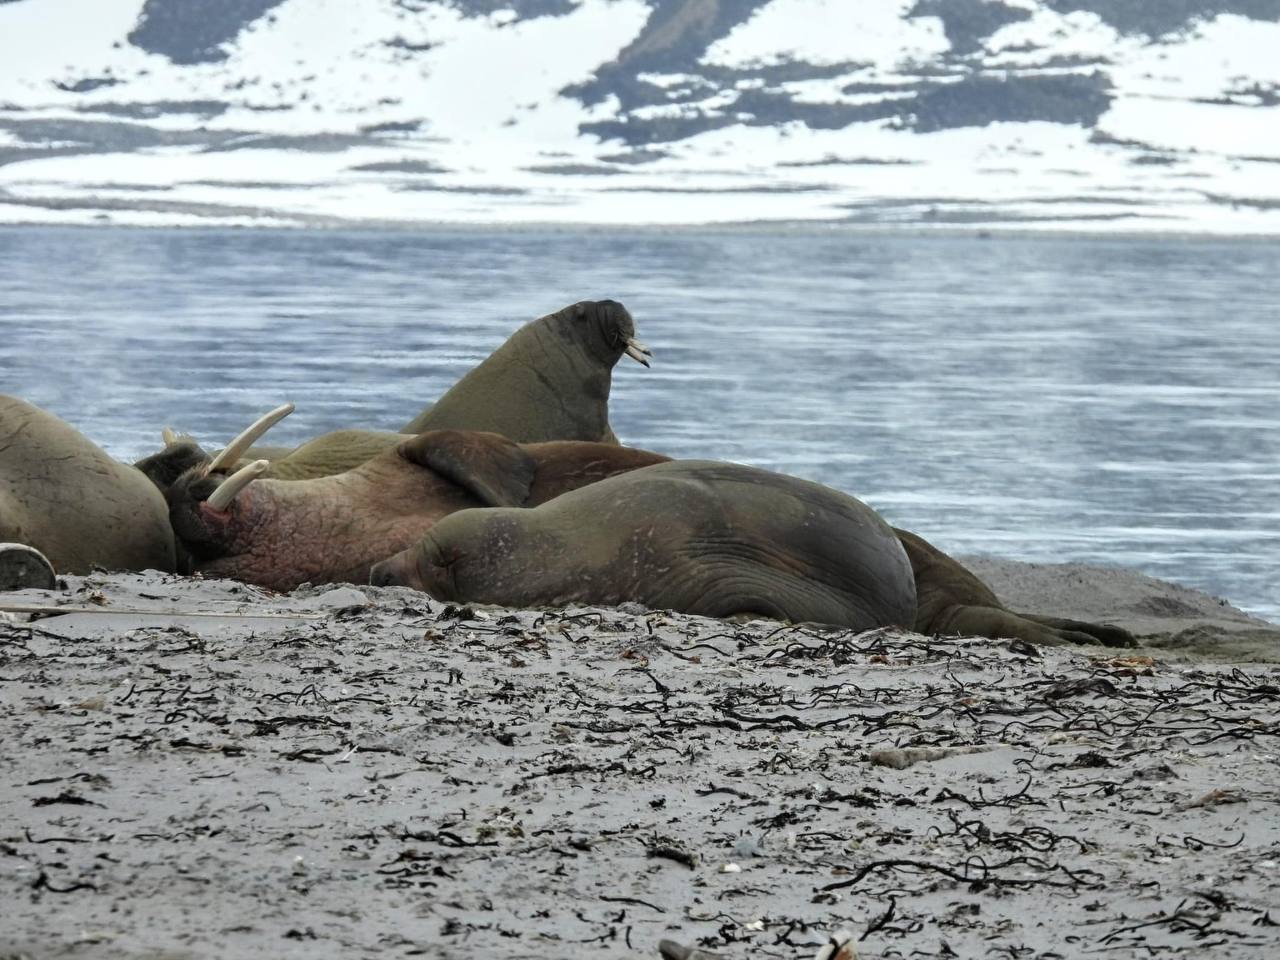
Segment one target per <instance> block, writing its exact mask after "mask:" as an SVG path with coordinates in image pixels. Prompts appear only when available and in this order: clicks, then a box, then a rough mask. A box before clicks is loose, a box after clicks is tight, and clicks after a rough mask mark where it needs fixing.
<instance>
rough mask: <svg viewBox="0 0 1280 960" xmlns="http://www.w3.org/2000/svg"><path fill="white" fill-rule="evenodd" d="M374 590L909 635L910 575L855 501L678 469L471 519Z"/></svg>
mask: <svg viewBox="0 0 1280 960" xmlns="http://www.w3.org/2000/svg"><path fill="white" fill-rule="evenodd" d="M370 582H371V583H373V584H375V585H382V586H387V585H395V584H400V585H405V586H411V587H416V588H418V589H420V590H425V591H426V592H427V593H429V594H431V595H432V596H433V597H435V598H437V599H439V600H452V601H463V602H465V601H474V602H480V603H495V604H503V605H506V606H515V607H528V606H536V607H541V606H562V605H565V604H569V603H588V604H619V603H624V602H628V601H634V602H638V603H642V604H644V605H646V606H649V607H656V608H662V609H670V610H676V611H679V612H681V613H692V614H701V615H703V616H710V617H730V616H737V615H758V616H765V617H772V618H774V619H778V620H790V621H817V622H821V623H830V624H838V625H840V626H845V627H851V628H854V629H858V630H865V629H870V628H873V627H880V626H888V625H898V626H904V627H910V626H911V625H912V624H913V623H914V622H915V612H916V592H915V579H914V577H913V576H912V572H911V564H910V562H909V561H908V559H907V555H906V553H905V551H904V550H903V547H902V544H901V543H900V542H899V541H898V538H897V537H896V536H895V535H894V533H893V530H892V529H891V528H890V527H889V525H888V524H886V523H885V522H884V521H883V520H882V519H880V517H879V515H878V514H876V512H875V511H874V510H872V509H871V508H870V507H868V506H867V505H866V504H864V503H862V502H861V501H858V500H855V499H854V498H853V497H850V496H848V495H847V494H843V493H840V492H839V491H837V490H832V489H831V488H829V487H824V486H821V485H820V484H817V483H812V482H810V481H808V480H800V479H798V478H796V477H789V476H785V475H783V474H778V473H771V472H769V471H767V470H761V469H759V468H756V467H748V466H743V465H742V464H736V463H720V462H714V461H707V460H676V461H671V462H668V463H661V464H658V465H656V466H651V467H645V468H643V469H640V470H635V471H632V472H630V473H626V474H623V475H621V476H616V477H612V478H610V479H607V480H602V481H600V482H599V483H594V484H592V485H590V486H586V487H582V488H581V489H578V490H574V491H572V492H570V493H566V494H564V495H562V496H560V497H557V498H556V499H554V500H552V501H550V502H548V503H544V504H543V505H542V506H539V507H535V508H534V509H532V510H505V509H494V510H463V511H460V512H458V513H454V514H452V515H450V516H448V517H446V518H444V519H443V520H441V521H440V522H439V523H437V524H436V525H435V526H434V527H432V528H431V530H430V531H428V533H427V534H426V536H425V537H423V538H422V540H421V541H420V542H419V543H417V544H415V545H414V546H412V547H410V548H408V549H407V550H404V551H402V552H401V553H399V554H397V555H396V556H394V557H391V558H390V559H388V560H385V561H383V562H381V563H379V564H377V565H376V566H374V568H373V570H372V571H371V573H370Z"/></svg>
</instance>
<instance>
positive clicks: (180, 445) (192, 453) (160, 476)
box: [134, 427, 213, 493]
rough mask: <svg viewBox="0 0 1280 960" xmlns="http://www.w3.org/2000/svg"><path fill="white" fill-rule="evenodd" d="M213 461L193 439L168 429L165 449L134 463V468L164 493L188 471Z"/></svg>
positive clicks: (166, 430) (166, 429)
mask: <svg viewBox="0 0 1280 960" xmlns="http://www.w3.org/2000/svg"><path fill="white" fill-rule="evenodd" d="M212 459H213V457H211V456H210V455H209V454H208V453H206V452H205V450H204V448H203V447H201V446H200V444H198V443H196V441H195V440H194V439H193V438H191V437H188V436H185V435H184V436H179V435H177V434H175V433H173V432H172V431H171V430H169V429H168V428H167V427H166V428H165V444H164V449H163V450H161V451H159V452H158V453H153V454H151V456H149V457H143V458H142V459H141V460H138V461H137V462H135V463H134V467H136V468H137V469H139V470H141V471H142V472H143V473H144V474H145V475H146V477H147V479H148V480H150V481H151V482H152V483H154V484H155V485H156V486H157V487H158V488H159V489H160V492H161V493H164V492H165V491H166V490H168V489H169V487H171V486H172V485H173V482H174V481H175V480H177V479H178V478H179V477H180V476H182V475H183V474H184V473H186V472H187V471H188V470H193V469H196V468H198V467H203V466H204V465H205V464H207V463H209V462H210V461H211V460H212Z"/></svg>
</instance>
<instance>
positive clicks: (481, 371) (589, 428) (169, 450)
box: [135, 300, 651, 489]
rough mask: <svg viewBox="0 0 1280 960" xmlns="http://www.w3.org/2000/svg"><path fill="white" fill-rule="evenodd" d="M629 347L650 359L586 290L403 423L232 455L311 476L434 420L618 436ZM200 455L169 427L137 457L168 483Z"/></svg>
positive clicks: (513, 430) (530, 435) (549, 433)
mask: <svg viewBox="0 0 1280 960" xmlns="http://www.w3.org/2000/svg"><path fill="white" fill-rule="evenodd" d="M623 354H626V355H627V356H629V357H631V358H632V359H634V360H636V361H638V362H639V363H642V364H644V365H645V366H648V365H649V359H648V358H649V357H650V356H651V354H650V352H649V349H648V347H646V346H644V344H642V343H640V342H639V341H638V340H636V339H635V322H634V321H633V320H632V318H631V314H630V313H628V312H627V308H626V307H624V306H623V305H622V304H620V303H618V302H617V301H615V300H583V301H581V302H580V303H575V304H572V305H570V306H568V307H565V308H564V309H563V310H558V311H556V312H555V313H551V314H548V315H547V316H545V317H539V318H538V319H537V320H533V321H530V322H529V323H526V324H525V325H524V326H523V327H521V328H520V329H519V330H517V331H516V332H515V333H513V334H512V335H511V336H510V337H509V338H508V339H507V341H506V342H505V343H503V344H502V346H500V347H499V348H498V349H497V350H495V351H494V352H493V353H492V354H491V355H490V356H489V357H487V358H486V359H485V360H483V361H482V362H481V363H480V364H479V366H477V367H475V369H473V370H471V371H470V372H469V373H467V374H466V375H465V376H463V378H462V379H461V380H459V381H458V382H457V383H455V384H454V385H453V386H452V387H450V388H449V390H448V391H446V392H445V394H444V395H443V396H442V397H441V398H440V399H439V400H438V401H436V403H435V404H434V405H433V406H429V407H427V408H426V409H425V410H423V411H422V413H420V414H419V415H418V416H417V417H415V418H414V419H413V421H412V422H410V423H409V424H408V425H407V426H406V427H405V428H404V429H403V430H402V431H401V432H399V433H391V432H388V431H382V430H360V429H346V430H335V431H332V432H330V433H326V434H323V435H321V436H319V437H315V438H314V439H311V440H308V441H307V442H306V443H303V444H301V445H300V446H298V447H295V448H293V449H292V450H286V451H282V450H281V449H280V448H278V447H272V448H264V447H250V446H249V445H248V444H245V445H244V446H243V447H240V448H238V449H237V450H236V455H237V456H238V457H243V458H245V459H244V463H247V462H249V461H251V460H257V459H267V460H268V461H269V462H270V466H269V468H268V470H267V473H266V476H268V477H270V478H272V479H277V480H307V479H311V478H314V477H326V476H331V475H333V474H336V473H342V472H343V471H346V470H350V469H352V468H353V467H357V466H359V465H360V464H362V463H364V462H365V461H366V460H369V459H371V458H373V457H376V456H378V455H379V454H381V453H385V452H386V451H388V450H391V449H392V448H394V447H396V446H397V445H398V444H400V443H403V442H404V441H405V440H406V439H408V438H409V437H411V436H415V435H417V434H419V433H423V432H425V431H428V430H482V431H487V432H492V433H498V434H501V435H502V436H504V437H507V438H508V439H510V440H514V441H516V442H517V443H544V442H547V441H551V440H591V441H599V442H602V443H615V444H616V443H617V442H618V439H617V437H616V436H615V435H614V433H613V429H612V428H611V427H610V426H609V390H610V387H611V385H612V382H613V367H614V365H615V364H616V363H617V362H618V360H619V359H620V358H621V357H622V355H623ZM259 436H260V434H259ZM201 457H206V458H207V457H208V455H207V454H206V453H205V452H204V451H203V450H202V449H201V448H200V447H199V446H198V445H197V444H196V443H195V442H194V441H193V440H191V438H189V437H179V436H177V435H174V434H172V433H171V432H170V431H166V433H165V446H164V449H163V450H161V451H159V452H158V453H155V454H152V455H150V456H149V457H145V458H143V459H142V460H139V461H138V462H137V463H136V464H135V466H137V467H138V468H139V469H140V470H142V471H143V472H144V473H146V474H147V475H148V476H149V477H151V478H152V479H153V480H154V481H155V482H156V483H157V485H159V486H160V487H161V489H165V488H166V487H167V486H168V484H169V483H172V482H173V480H174V479H176V478H177V477H178V476H179V475H180V474H182V473H183V472H185V471H186V470H187V469H189V468H190V467H192V466H194V465H195V463H196V462H198V461H199V459H200V458H201ZM241 465H243V464H241Z"/></svg>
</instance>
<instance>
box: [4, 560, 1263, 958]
mask: <svg viewBox="0 0 1280 960" xmlns="http://www.w3.org/2000/svg"><path fill="white" fill-rule="evenodd" d="M967 562H968V563H970V565H971V566H972V567H973V568H974V569H975V570H976V572H978V574H979V575H980V576H982V577H983V578H984V579H986V580H987V581H988V582H989V583H990V584H991V585H992V587H993V588H994V589H995V590H996V591H997V593H998V594H1000V595H1001V597H1002V599H1004V600H1005V601H1006V602H1007V603H1009V604H1010V605H1011V606H1013V607H1015V608H1019V607H1020V608H1025V609H1029V610H1035V611H1037V612H1041V613H1047V614H1057V615H1061V616H1077V617H1087V618H1096V619H1102V620H1107V621H1109V622H1114V623H1118V624H1120V625H1122V626H1126V627H1129V628H1130V629H1132V630H1135V631H1136V632H1138V633H1140V634H1143V635H1144V637H1145V642H1146V645H1145V646H1144V648H1142V649H1139V650H1136V651H1116V650H1103V649H1084V648H1059V649H1041V650H1033V649H1031V648H1029V647H1026V646H1025V645H1021V644H1009V643H1006V642H993V641H986V640H970V639H964V638H949V639H937V638H927V637H922V636H919V635H917V634H913V633H909V632H905V631H898V630H882V631H873V632H871V633H865V634H861V635H856V634H852V633H849V632H845V631H831V630H827V629H822V628H818V627H814V626H812V625H794V626H784V625H780V624H777V623H768V622H753V623H749V624H727V623H723V622H719V621H712V620H706V619H703V618H698V617H688V616H680V615H673V614H669V613H663V612H654V611H646V610H642V609H640V608H635V609H627V608H624V609H587V608H577V609H572V610H568V611H554V612H538V611H508V610H501V609H497V608H475V609H465V608H464V609H462V610H459V609H456V608H453V607H448V606H446V605H443V604H439V603H436V602H434V601H430V600H429V599H428V598H426V597H425V596H423V595H422V594H417V593H413V592H411V591H408V590H404V589H399V588H388V589H373V588H367V587H366V588H358V589H357V588H355V587H338V588H334V589H328V588H323V589H313V588H303V589H301V590H299V591H296V592H295V593H294V594H291V595H288V596H282V597H277V596H272V595H269V594H267V593H265V592H262V591H259V590H257V589H255V588H251V587H246V586H243V585H239V584H234V583H230V582H227V581H212V580H211V581H202V580H197V579H184V578H180V577H171V576H162V575H159V574H143V575H124V574H121V575H94V576H90V577H84V578H79V577H67V578H65V581H66V584H67V589H65V590H61V591H50V592H40V591H24V592H22V593H10V594H3V595H0V606H6V605H7V606H10V607H12V606H20V605H27V606H55V605H56V606H63V607H70V608H74V609H76V610H80V611H83V612H74V613H67V614H64V615H61V616H56V617H44V618H41V619H36V620H34V621H31V622H27V616H26V615H25V614H19V615H17V616H16V617H13V618H10V619H8V620H4V619H3V615H0V714H2V715H3V718H4V719H3V733H4V748H5V749H4V750H3V753H0V904H3V908H0V957H4V958H8V957H27V956H30V957H41V958H43V957H92V958H112V957H120V958H162V957H163V958H178V957H182V958H219V960H224V958H228V957H236V958H241V957H245V958H252V957H263V958H266V957H286V958H292V957H304V956H305V957H308V958H313V957H329V956H334V957H337V956H341V957H366V956H369V957H373V956H428V957H471V956H477V957H481V956H487V957H504V958H505V957H546V958H578V957H582V958H586V957H592V958H595V957H599V956H637V957H654V958H656V957H658V943H659V941H661V940H664V939H665V940H672V941H676V942H678V943H681V944H685V945H688V946H695V945H696V946H700V947H702V948H703V949H705V950H708V951H711V952H712V953H714V954H717V955H721V956H724V957H740V958H746V957H753V958H754V957H804V958H808V957H812V956H813V954H814V952H815V950H816V949H817V948H818V946H819V945H820V944H821V943H823V942H825V941H826V939H827V938H828V936H829V935H830V934H831V932H833V931H834V930H836V929H838V928H847V929H849V930H851V931H853V933H854V935H855V938H860V941H859V942H858V943H857V949H858V952H859V955H860V956H861V957H864V958H867V957H890V956H902V957H906V956H914V957H957V956H958V957H961V958H968V957H987V956H1000V957H1019V958H1023V957H1028V958H1029V957H1049V956H1056V957H1079V956H1087V955H1093V954H1096V955H1098V956H1106V957H1120V958H1125V957H1135V958H1136V957H1143V958H1146V957H1151V956H1171V955H1174V954H1186V955H1189V956H1213V957H1215V958H1217V957H1239V958H1260V957H1267V956H1273V955H1277V952H1278V951H1280V910H1278V909H1277V907H1276V904H1278V903H1280V816H1277V814H1278V813H1280V760H1278V755H1280V739H1278V738H1280V719H1278V717H1280V667H1278V666H1277V665H1276V664H1277V661H1280V627H1277V626H1275V625H1273V624H1268V623H1265V622H1263V621H1258V620H1255V619H1253V618H1250V617H1248V616H1246V615H1244V614H1243V613H1241V612H1239V611H1237V610H1235V609H1233V608H1231V607H1230V606H1229V605H1226V604H1224V603H1223V602H1222V601H1220V600H1217V599H1215V598H1212V597H1208V596H1206V595H1204V594H1201V593H1198V592H1196V591H1191V590H1186V589H1184V588H1181V587H1176V586H1174V585H1172V584H1165V583H1162V582H1160V581H1156V580H1152V579H1150V578H1147V577H1143V576H1142V575H1140V574H1136V573H1132V572H1130V571H1116V570H1103V569H1100V568H1096V567H1085V566H1080V565H1066V566H1043V565H1031V564H1018V563H1011V562H1008V561H999V560H992V559H986V558H970V559H969V560H967ZM122 611H144V612H132V613H131V612H122ZM1242 661H1244V662H1242Z"/></svg>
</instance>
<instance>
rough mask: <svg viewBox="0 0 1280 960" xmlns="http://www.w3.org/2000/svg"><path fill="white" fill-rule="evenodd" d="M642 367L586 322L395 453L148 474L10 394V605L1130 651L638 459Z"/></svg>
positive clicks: (192, 465) (339, 436)
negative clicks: (136, 586)
mask: <svg viewBox="0 0 1280 960" xmlns="http://www.w3.org/2000/svg"><path fill="white" fill-rule="evenodd" d="M624 354H626V355H628V356H630V357H632V358H633V359H635V360H637V361H639V362H640V363H643V364H645V365H646V366H647V365H648V358H649V356H650V354H649V351H648V349H647V348H646V347H644V346H643V345H642V344H640V343H639V342H638V341H637V340H636V339H635V327H634V323H633V321H632V318H631V315H630V313H628V312H627V310H626V308H625V307H623V306H622V305H621V304H620V303H617V302H615V301H612V300H602V301H583V302H581V303H575V304H572V305H571V306H568V307H565V308H564V309H563V310H559V311H557V312H556V313H552V314H549V315H547V316H545V317H541V318H539V319H537V320H534V321H532V322H530V323H528V324H526V325H525V326H523V327H522V328H520V329H519V330H518V331H516V333H515V334H513V335H512V336H511V338H510V339H509V340H507V342H506V343H505V344H503V345H502V346H501V347H500V348H499V349H498V350H497V351H495V352H494V353H493V354H492V355H491V356H490V357H488V358H487V359H486V360H484V361H483V362H482V363H481V364H480V365H479V366H477V367H476V368H475V369H474V370H472V371H471V372H470V373H468V374H467V375H466V376H464V377H463V378H462V379H461V380H459V381H458V383H456V384H455V385H454V386H453V387H452V388H451V389H450V390H449V391H448V392H446V393H445V394H444V395H443V396H442V397H440V399H439V400H437V401H436V403H435V404H433V405H431V406H429V407H428V408H427V409H425V410H423V411H422V412H421V413H420V414H418V415H417V416H416V417H414V418H413V419H412V420H411V421H409V422H408V423H407V424H406V425H405V427H404V428H403V430H402V431H401V432H398V433H388V432H379V431H372V430H340V431H336V432H333V433H328V434H325V435H323V436H320V437H317V438H315V439H313V440H310V441H308V442H307V443H304V444H302V445H300V446H298V447H297V448H296V449H285V448H274V447H261V446H254V444H255V443H256V442H257V441H258V440H259V439H260V438H261V437H262V436H263V435H264V434H265V432H266V431H267V430H268V429H270V427H271V426H272V425H273V424H274V423H275V422H277V421H278V420H279V419H280V418H281V417H283V416H285V415H287V414H288V413H289V412H290V411H291V410H292V405H289V404H286V405H284V406H282V407H280V408H278V409H277V410H275V411H273V412H272V413H270V414H268V415H266V416H264V417H263V418H262V419H260V420H259V421H258V422H257V423H255V424H254V425H253V426H251V427H250V428H249V429H247V430H246V431H245V432H244V433H242V434H241V435H240V436H239V437H237V438H236V439H235V440H233V441H232V442H231V443H230V444H228V445H227V447H225V448H224V449H223V450H222V451H220V452H219V453H217V454H215V455H211V454H209V453H207V452H205V450H203V449H202V448H201V447H200V446H199V445H198V444H197V443H196V442H195V441H194V440H192V439H191V438H189V437H184V436H180V435H177V434H174V433H173V432H172V431H170V430H168V429H166V430H165V433H164V448H163V449H162V450H160V451H159V452H157V453H156V454H154V455H152V456H149V457H146V458H145V459H143V460H140V461H138V462H137V463H136V464H133V465H129V464H124V463H120V462H117V461H116V460H114V459H112V458H111V457H110V456H108V455H107V454H106V453H104V452H103V451H102V450H100V449H99V448H98V447H97V446H95V445H94V444H93V443H92V442H91V441H89V440H88V439H87V438H85V437H84V436H82V435H81V434H80V433H78V432H77V431H76V430H75V429H73V428H72V427H70V426H69V425H67V424H66V423H64V422H62V421H61V420H59V419H58V418H56V417H54V416H53V415H52V414H49V413H47V412H45V411H43V410H40V409H38V408H37V407H34V406H32V405H30V404H28V403H26V402H24V401H22V400H19V399H15V398H12V397H0V544H2V545H0V589H5V588H6V586H7V587H9V588H12V587H14V586H22V585H45V586H48V585H51V584H52V580H53V572H52V569H51V568H56V569H57V570H58V571H61V572H66V573H85V572H88V571H89V570H90V568H92V567H100V568H105V569H108V570H143V569H155V570H161V571H175V570H176V571H179V572H183V573H200V574H203V575H207V576H218V577H229V578H233V579H237V580H242V581H246V582H250V583H254V584H258V585H261V586H265V587H269V588H272V589H275V590H290V589H293V588H294V587H296V586H298V585H299V584H302V583H313V584H314V583H331V582H333V583H336V582H353V583H372V584H374V585H384V586H385V585H397V584H398V585H404V586H410V587H415V588H417V589H419V590H424V591H426V592H427V593H429V594H431V595H432V596H433V597H435V598H437V599H440V600H449V601H455V602H478V603H494V604H502V605H507V606H538V607H541V606H560V605H565V604H569V603H588V604H620V603H625V602H637V603H641V604H644V605H646V606H649V607H654V608H659V609H672V610H677V611H680V612H683V613H692V614H700V615H704V616H712V617H752V616H763V617H770V618H775V619H779V620H786V621H792V622H817V623H825V624H835V625H839V626H844V627H850V628H854V629H859V630H862V629H870V628H874V627H881V626H891V625H896V626H902V627H909V628H913V629H915V630H917V631H919V632H922V633H926V634H964V635H969V636H984V637H991V638H1001V637H1003V638H1018V639H1022V640H1025V641H1028V642H1031V643H1036V644H1059V643H1102V644H1105V645H1108V646H1128V645H1131V644H1132V643H1133V642H1134V641H1133V638H1132V637H1131V636H1130V635H1129V634H1128V633H1126V632H1125V631H1124V630H1121V629H1119V628H1117V627H1111V626H1106V625H1100V624H1093V623H1083V622H1079V621H1074V620H1063V619H1058V618H1053V617H1046V616H1038V615H1035V614H1029V613H1014V612H1013V611H1010V610H1007V609H1005V608H1004V606H1003V605H1001V603H1000V602H999V600H998V599H997V598H996V596H995V594H994V593H993V592H992V591H991V590H990V589H989V588H988V587H987V586H986V585H985V584H983V583H982V582H981V581H980V580H979V579H978V578H977V577H975V576H974V575H973V574H972V573H970V572H969V571H968V570H966V569H965V568H964V567H963V566H962V565H961V564H960V563H958V562H957V561H956V560H954V559H953V558H951V557H949V556H947V555H946V554H945V553H943V552H942V551H940V550H938V549H937V548H936V547H934V546H932V545H931V544H929V543H928V542H927V541H925V540H924V539H923V538H921V537H919V536H917V535H916V534H914V533H910V532H908V531H905V530H898V529H895V528H893V527H890V526H889V525H888V524H887V523H886V522H885V521H884V520H883V519H881V517H880V516H879V515H878V514H877V513H876V512H875V511H874V510H872V509H871V508H870V507H868V506H867V505H866V504H864V503H862V502H861V501H859V500H857V499H855V498H853V497H851V496H849V495H847V494H845V493H841V492H840V491H837V490H833V489H831V488H829V487H825V486H822V485H821V484H817V483H812V482H809V481H806V480H801V479H798V478H795V477H790V476H786V475H783V474H779V473H772V472H769V471H766V470H761V469H757V468H754V467H748V466H744V465H741V464H736V463H724V462H714V461H705V460H672V459H671V458H669V457H666V456H663V455H662V454H660V453H652V452H649V451H646V450H637V449H633V448H630V447H625V446H622V445H620V444H619V443H618V440H617V438H616V437H615V435H614V433H613V430H612V428H611V427H610V425H609V417H608V401H609V390H610V385H611V381H612V373H613V367H614V365H615V364H616V363H617V362H618V360H619V359H620V358H621V357H622V356H623V355H624ZM5 542H7V543H5ZM32 548H34V549H32ZM36 551H38V553H37V552H36ZM41 554H42V555H43V557H45V558H47V559H48V562H49V564H50V565H51V568H50V567H46V566H44V565H43V560H40V561H39V562H35V561H33V557H36V558H39V557H40V556H41Z"/></svg>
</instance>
